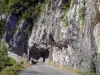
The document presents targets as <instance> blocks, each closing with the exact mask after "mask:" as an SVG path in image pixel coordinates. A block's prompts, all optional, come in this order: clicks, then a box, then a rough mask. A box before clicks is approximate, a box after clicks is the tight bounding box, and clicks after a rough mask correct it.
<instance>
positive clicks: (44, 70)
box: [19, 62, 77, 75]
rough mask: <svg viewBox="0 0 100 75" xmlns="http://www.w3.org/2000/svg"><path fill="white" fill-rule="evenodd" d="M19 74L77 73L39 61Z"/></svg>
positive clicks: (69, 74) (73, 74)
mask: <svg viewBox="0 0 100 75" xmlns="http://www.w3.org/2000/svg"><path fill="white" fill-rule="evenodd" d="M19 75H77V74H75V73H72V72H69V71H65V70H62V69H58V68H56V67H53V66H50V65H47V64H45V63H43V62H40V63H37V64H34V65H32V66H30V67H28V68H27V69H25V70H23V71H21V72H20V73H19Z"/></svg>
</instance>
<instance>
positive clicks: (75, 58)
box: [5, 0, 100, 70]
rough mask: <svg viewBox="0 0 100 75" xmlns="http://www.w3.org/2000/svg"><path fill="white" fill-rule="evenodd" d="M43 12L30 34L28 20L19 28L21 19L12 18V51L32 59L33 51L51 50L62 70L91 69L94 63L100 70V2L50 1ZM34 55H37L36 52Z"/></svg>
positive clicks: (51, 57)
mask: <svg viewBox="0 0 100 75" xmlns="http://www.w3.org/2000/svg"><path fill="white" fill-rule="evenodd" d="M47 1H48V2H46V3H40V4H41V5H43V9H42V12H40V14H39V16H38V18H37V19H36V20H34V24H33V26H31V27H30V32H29V33H26V32H25V29H26V27H27V26H28V25H29V22H27V21H26V20H25V19H24V20H23V21H22V23H21V24H19V25H18V28H19V29H16V28H15V27H16V25H17V23H18V17H16V16H15V15H10V16H9V18H8V24H7V31H6V34H5V35H6V41H7V43H8V44H9V50H10V51H12V52H14V53H16V54H18V55H20V56H23V54H24V53H25V54H27V55H28V56H30V54H31V57H32V52H36V51H40V52H42V51H49V57H48V60H49V61H52V62H54V63H56V64H59V65H60V66H61V67H69V68H74V69H88V68H89V67H90V64H91V62H92V63H93V66H94V67H95V68H96V69H97V70H99V67H98V62H99V59H98V57H99V53H100V47H99V46H100V44H99V38H100V36H99V35H100V34H99V33H100V30H99V29H100V1H99V0H47ZM33 55H34V53H33Z"/></svg>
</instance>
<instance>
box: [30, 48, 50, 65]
mask: <svg viewBox="0 0 100 75" xmlns="http://www.w3.org/2000/svg"><path fill="white" fill-rule="evenodd" d="M48 57H49V50H48V49H43V48H36V47H33V48H31V49H30V50H29V61H30V62H31V63H33V64H34V63H36V62H35V61H34V60H36V61H39V59H40V58H42V62H45V60H46V59H47V58H48Z"/></svg>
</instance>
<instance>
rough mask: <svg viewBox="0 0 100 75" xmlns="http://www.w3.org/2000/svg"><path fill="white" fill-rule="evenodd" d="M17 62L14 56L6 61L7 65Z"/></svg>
mask: <svg viewBox="0 0 100 75" xmlns="http://www.w3.org/2000/svg"><path fill="white" fill-rule="evenodd" d="M15 64H16V61H15V60H14V59H12V58H8V60H7V62H6V66H13V65H15Z"/></svg>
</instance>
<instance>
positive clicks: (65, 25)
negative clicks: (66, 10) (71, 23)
mask: <svg viewBox="0 0 100 75" xmlns="http://www.w3.org/2000/svg"><path fill="white" fill-rule="evenodd" d="M67 26H68V17H66V22H65V24H64V27H67Z"/></svg>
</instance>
